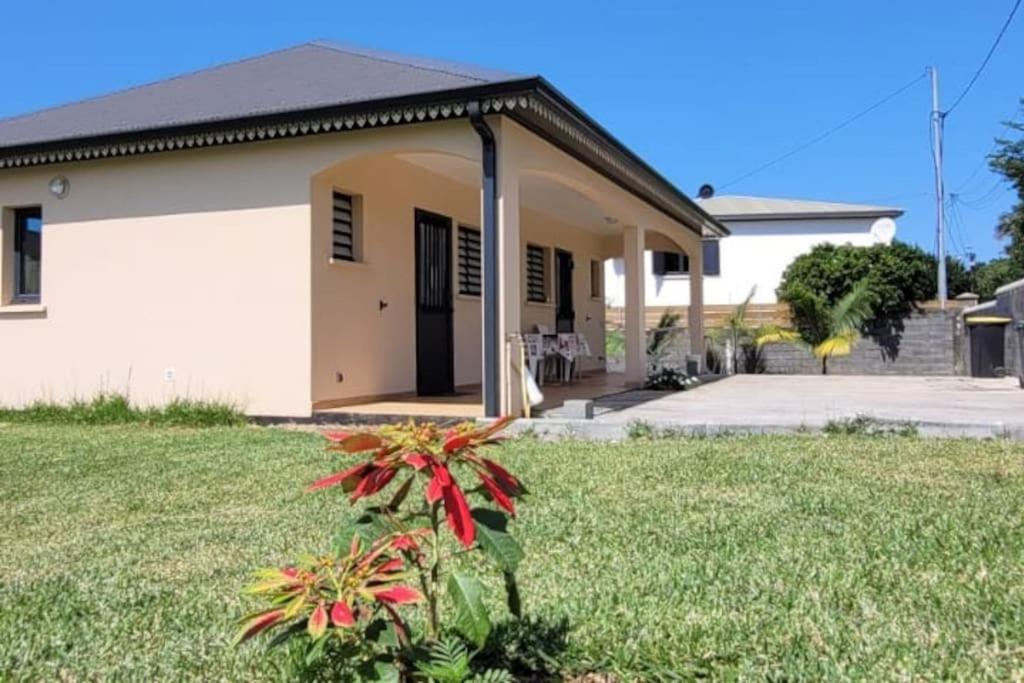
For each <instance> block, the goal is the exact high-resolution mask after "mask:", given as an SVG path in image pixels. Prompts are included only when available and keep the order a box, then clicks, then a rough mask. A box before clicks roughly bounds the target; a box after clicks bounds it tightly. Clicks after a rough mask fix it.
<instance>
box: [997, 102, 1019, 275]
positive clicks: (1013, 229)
mask: <svg viewBox="0 0 1024 683" xmlns="http://www.w3.org/2000/svg"><path fill="white" fill-rule="evenodd" d="M1021 105H1022V106H1024V99H1021ZM1005 125H1006V127H1007V128H1009V129H1010V130H1012V131H1015V132H1016V133H1018V134H1020V135H1019V137H1018V138H1017V139H1016V140H1011V139H1008V138H1000V139H997V140H996V143H997V144H998V145H999V149H998V150H997V151H996V152H995V153H994V154H993V155H992V156H991V157H990V158H989V167H990V168H991V169H992V170H993V171H995V172H996V173H998V174H1000V175H1001V176H1003V178H1005V179H1006V180H1007V181H1008V182H1009V183H1010V184H1011V185H1012V186H1013V188H1014V189H1015V190H1016V192H1017V202H1016V203H1015V204H1014V205H1013V207H1012V208H1011V209H1010V210H1009V211H1008V212H1006V213H1004V214H1003V215H1002V216H1000V218H999V224H998V226H997V227H996V235H998V236H999V237H1000V238H1004V239H1008V240H1010V243H1009V244H1008V245H1007V246H1006V255H1007V256H1008V257H1009V258H1010V260H1012V261H1013V262H1014V263H1015V264H1016V265H1017V266H1018V268H1020V269H1024V123H1020V122H1016V121H1008V122H1006V123H1005ZM1003 284H1005V283H1003Z"/></svg>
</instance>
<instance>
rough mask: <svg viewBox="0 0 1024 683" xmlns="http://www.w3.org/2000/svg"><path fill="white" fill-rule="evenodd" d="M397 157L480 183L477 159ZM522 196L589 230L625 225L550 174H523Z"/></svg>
mask: <svg viewBox="0 0 1024 683" xmlns="http://www.w3.org/2000/svg"><path fill="white" fill-rule="evenodd" d="M397 158H398V159H400V160H402V161H405V162H406V163H410V164H413V165H415V166H418V167H420V168H423V169H426V170H428V171H430V172H431V173H436V174H438V175H441V176H444V177H446V178H448V179H450V180H453V181H455V182H457V183H460V184H462V185H466V186H468V187H472V188H476V189H478V188H479V187H480V165H479V163H477V162H473V161H469V160H467V159H462V158H458V157H454V156H451V155H447V154H440V153H432V152H416V153H409V154H399V155H397ZM519 200H520V203H521V204H522V206H524V207H526V208H527V209H532V210H534V211H537V212H539V213H543V214H545V215H547V216H550V217H552V218H554V219H556V220H558V221H561V222H563V223H567V224H569V225H574V226H576V227H579V228H580V229H582V230H586V231H588V232H594V233H598V234H602V235H614V234H618V233H619V232H620V231H621V226H620V225H617V224H615V223H609V222H608V221H607V220H606V213H605V211H604V209H602V207H601V206H599V205H598V204H596V203H595V202H594V201H592V200H591V199H590V198H588V197H586V196H584V195H583V194H581V193H579V192H577V191H576V190H574V189H572V188H570V187H566V186H564V185H561V184H559V183H556V182H552V181H551V180H549V179H546V178H542V177H539V176H536V175H529V174H527V175H524V176H522V177H521V178H520V180H519Z"/></svg>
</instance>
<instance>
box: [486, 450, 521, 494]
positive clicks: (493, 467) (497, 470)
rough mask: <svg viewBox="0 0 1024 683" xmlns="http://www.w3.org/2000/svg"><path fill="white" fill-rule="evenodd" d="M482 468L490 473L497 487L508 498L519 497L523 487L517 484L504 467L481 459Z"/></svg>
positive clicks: (517, 481)
mask: <svg viewBox="0 0 1024 683" xmlns="http://www.w3.org/2000/svg"><path fill="white" fill-rule="evenodd" d="M483 461H484V467H486V468H487V470H488V471H489V472H490V473H491V475H492V476H493V477H494V479H495V481H497V482H498V486H500V487H501V488H502V490H503V491H505V493H507V494H508V495H510V496H519V495H522V493H523V485H522V484H520V483H519V480H518V479H516V478H515V477H513V476H512V475H511V474H509V473H508V470H506V469H505V468H504V467H502V466H501V465H499V464H498V463H496V462H494V461H493V460H488V459H487V458H483Z"/></svg>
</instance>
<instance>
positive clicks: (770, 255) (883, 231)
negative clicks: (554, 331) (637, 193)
mask: <svg viewBox="0 0 1024 683" xmlns="http://www.w3.org/2000/svg"><path fill="white" fill-rule="evenodd" d="M725 225H726V227H728V228H729V230H730V231H731V233H732V234H731V235H730V236H729V237H726V238H723V239H722V240H721V244H720V247H719V249H720V263H721V274H720V275H717V276H715V275H708V276H705V277H704V303H705V304H706V305H712V306H713V305H719V304H736V303H739V302H741V301H743V299H744V298H746V296H747V294H749V293H750V288H751V287H753V286H755V285H756V286H757V292H756V294H755V295H754V299H753V300H754V302H755V303H775V302H776V301H777V299H776V297H775V289H776V288H777V287H778V286H779V281H780V280H781V279H782V273H783V271H784V270H785V269H786V267H787V266H789V264H790V263H792V262H793V259H795V258H796V257H797V256H799V255H801V254H804V253H807V252H808V251H810V250H811V248H812V247H814V246H815V245H817V244H822V243H826V242H828V243H832V244H853V245H855V246H870V245H872V244H878V243H885V244H888V243H890V242H891V241H892V235H893V232H894V230H895V226H894V224H893V222H892V219H890V218H876V219H872V218H857V219H850V218H844V219H813V220H788V221H736V222H726V224H725ZM652 260H653V259H652V253H651V252H647V253H646V258H645V261H646V263H645V266H644V267H645V270H646V272H647V284H646V287H645V291H646V293H647V297H646V304H647V305H648V306H685V305H687V304H689V302H690V279H689V277H688V276H686V275H665V276H655V275H654V274H653V267H652ZM623 268H624V266H623V264H622V259H611V260H610V261H609V262H608V263H607V264H606V265H605V292H606V294H605V297H606V299H607V302H608V304H609V305H610V306H617V307H618V306H623V305H624V303H625V289H624V287H625V285H624V279H623V277H624V276H623V273H624V270H623Z"/></svg>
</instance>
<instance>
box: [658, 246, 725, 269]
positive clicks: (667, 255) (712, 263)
mask: <svg viewBox="0 0 1024 683" xmlns="http://www.w3.org/2000/svg"><path fill="white" fill-rule="evenodd" d="M718 248H719V244H718V240H704V241H703V242H702V243H701V252H702V256H703V261H704V268H703V270H704V274H705V275H720V274H721V272H722V264H721V257H720V254H719V250H718ZM653 269H654V274H655V275H689V273H690V257H689V256H687V255H686V254H681V253H676V252H673V251H656V252H654V265H653Z"/></svg>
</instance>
